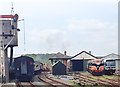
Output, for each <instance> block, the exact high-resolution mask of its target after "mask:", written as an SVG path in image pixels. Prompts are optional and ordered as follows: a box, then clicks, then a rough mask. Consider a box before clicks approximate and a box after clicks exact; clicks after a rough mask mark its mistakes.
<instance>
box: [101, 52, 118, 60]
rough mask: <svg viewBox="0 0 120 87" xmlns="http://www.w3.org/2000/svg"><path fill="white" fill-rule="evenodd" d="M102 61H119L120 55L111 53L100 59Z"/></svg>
mask: <svg viewBox="0 0 120 87" xmlns="http://www.w3.org/2000/svg"><path fill="white" fill-rule="evenodd" d="M101 58H102V59H120V55H118V54H115V53H111V54H109V55H106V56H103V57H101Z"/></svg>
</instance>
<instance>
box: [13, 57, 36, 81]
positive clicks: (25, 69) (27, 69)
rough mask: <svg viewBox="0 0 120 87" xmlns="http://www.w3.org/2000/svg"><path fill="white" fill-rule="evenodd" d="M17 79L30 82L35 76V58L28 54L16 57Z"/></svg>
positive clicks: (15, 69)
mask: <svg viewBox="0 0 120 87" xmlns="http://www.w3.org/2000/svg"><path fill="white" fill-rule="evenodd" d="M14 71H15V79H16V80H17V81H20V82H30V81H32V78H33V76H34V60H33V59H32V58H31V57H28V56H20V57H17V58H15V59H14Z"/></svg>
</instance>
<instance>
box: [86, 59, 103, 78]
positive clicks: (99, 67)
mask: <svg viewBox="0 0 120 87" xmlns="http://www.w3.org/2000/svg"><path fill="white" fill-rule="evenodd" d="M87 70H88V72H89V73H91V74H92V75H96V76H100V75H103V74H104V63H103V62H102V60H100V59H95V60H90V61H88V65H87Z"/></svg>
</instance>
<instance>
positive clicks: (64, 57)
mask: <svg viewBox="0 0 120 87" xmlns="http://www.w3.org/2000/svg"><path fill="white" fill-rule="evenodd" d="M52 59H71V57H70V56H67V55H64V54H62V53H60V52H58V53H57V54H56V55H55V56H54V57H51V58H49V60H52Z"/></svg>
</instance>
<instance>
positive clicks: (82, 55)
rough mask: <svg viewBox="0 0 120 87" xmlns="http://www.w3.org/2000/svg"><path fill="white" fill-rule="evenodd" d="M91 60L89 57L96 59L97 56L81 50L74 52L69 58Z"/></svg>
mask: <svg viewBox="0 0 120 87" xmlns="http://www.w3.org/2000/svg"><path fill="white" fill-rule="evenodd" d="M83 59H84V60H91V59H97V57H95V56H93V55H92V54H90V53H88V52H86V51H82V52H80V53H78V54H76V55H75V56H73V57H72V59H71V60H83Z"/></svg>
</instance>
